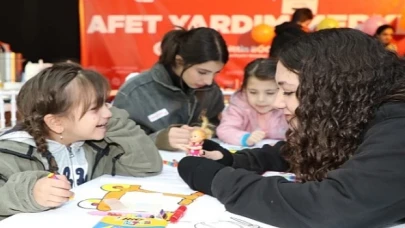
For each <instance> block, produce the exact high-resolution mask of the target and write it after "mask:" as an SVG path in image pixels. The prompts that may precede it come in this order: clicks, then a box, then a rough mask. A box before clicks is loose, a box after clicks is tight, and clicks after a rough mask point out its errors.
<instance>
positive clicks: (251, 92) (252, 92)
mask: <svg viewBox="0 0 405 228" xmlns="http://www.w3.org/2000/svg"><path fill="white" fill-rule="evenodd" d="M249 93H250V94H252V95H254V94H257V92H254V91H250V92H249Z"/></svg>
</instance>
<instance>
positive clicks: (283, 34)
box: [269, 26, 306, 58]
mask: <svg viewBox="0 0 405 228" xmlns="http://www.w3.org/2000/svg"><path fill="white" fill-rule="evenodd" d="M284 27H286V28H284V29H278V30H281V31H279V32H278V33H277V34H276V36H275V37H274V39H273V41H272V42H271V47H270V51H269V57H272V58H277V57H278V53H279V52H280V50H281V49H282V48H283V47H284V45H286V44H288V42H290V41H291V40H295V39H299V38H300V37H301V36H304V35H305V34H306V32H304V31H303V30H302V29H300V28H298V27H292V26H290V27H288V26H284ZM276 31H277V28H276Z"/></svg>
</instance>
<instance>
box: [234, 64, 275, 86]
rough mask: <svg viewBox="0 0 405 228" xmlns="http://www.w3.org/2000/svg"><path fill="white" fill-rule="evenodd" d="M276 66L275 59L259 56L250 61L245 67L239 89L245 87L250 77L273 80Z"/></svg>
mask: <svg viewBox="0 0 405 228" xmlns="http://www.w3.org/2000/svg"><path fill="white" fill-rule="evenodd" d="M276 66H277V60H275V59H265V58H259V59H255V60H253V61H251V62H250V63H248V64H247V65H246V67H245V70H244V71H245V72H244V75H243V82H242V88H241V89H246V86H247V84H248V80H249V78H250V77H256V78H257V79H259V80H261V81H265V80H274V76H275V75H276Z"/></svg>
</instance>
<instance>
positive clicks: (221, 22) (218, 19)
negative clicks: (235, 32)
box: [210, 15, 231, 34]
mask: <svg viewBox="0 0 405 228" xmlns="http://www.w3.org/2000/svg"><path fill="white" fill-rule="evenodd" d="M230 25H231V18H229V16H227V15H211V19H210V27H211V28H213V29H215V30H217V31H218V32H220V33H223V34H229V27H230Z"/></svg>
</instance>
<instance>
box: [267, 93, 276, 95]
mask: <svg viewBox="0 0 405 228" xmlns="http://www.w3.org/2000/svg"><path fill="white" fill-rule="evenodd" d="M274 94H276V93H275V92H268V93H267V95H274Z"/></svg>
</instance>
